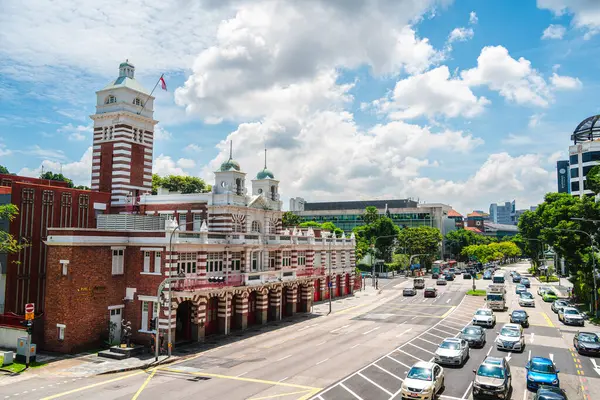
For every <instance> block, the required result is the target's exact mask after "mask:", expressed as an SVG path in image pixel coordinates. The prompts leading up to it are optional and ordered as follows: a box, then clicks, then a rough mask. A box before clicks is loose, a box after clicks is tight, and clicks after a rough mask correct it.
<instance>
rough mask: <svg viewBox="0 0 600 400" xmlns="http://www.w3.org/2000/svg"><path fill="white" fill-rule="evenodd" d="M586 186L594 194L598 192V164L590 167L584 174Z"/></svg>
mask: <svg viewBox="0 0 600 400" xmlns="http://www.w3.org/2000/svg"><path fill="white" fill-rule="evenodd" d="M585 179H586V181H587V183H586V185H587V188H588V189H590V190H591V191H592V192H594V193H595V194H599V193H600V165H596V166H594V167H592V169H590V170H589V171H588V173H587V174H586V175H585Z"/></svg>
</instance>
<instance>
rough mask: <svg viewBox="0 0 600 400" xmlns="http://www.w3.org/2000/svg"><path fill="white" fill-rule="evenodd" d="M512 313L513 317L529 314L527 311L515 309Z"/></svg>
mask: <svg viewBox="0 0 600 400" xmlns="http://www.w3.org/2000/svg"><path fill="white" fill-rule="evenodd" d="M512 315H513V317H525V316H526V315H527V314H525V311H513V313H512Z"/></svg>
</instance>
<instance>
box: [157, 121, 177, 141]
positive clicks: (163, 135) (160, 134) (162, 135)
mask: <svg viewBox="0 0 600 400" xmlns="http://www.w3.org/2000/svg"><path fill="white" fill-rule="evenodd" d="M172 138H173V135H172V134H171V132H169V131H168V130H166V129H164V128H163V127H161V126H158V125H157V126H156V128H154V140H162V141H165V140H171V139H172Z"/></svg>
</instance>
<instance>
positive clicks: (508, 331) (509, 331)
mask: <svg viewBox="0 0 600 400" xmlns="http://www.w3.org/2000/svg"><path fill="white" fill-rule="evenodd" d="M500 334H501V335H502V336H509V337H519V336H520V334H519V331H517V330H516V329H510V328H502V330H501V331H500Z"/></svg>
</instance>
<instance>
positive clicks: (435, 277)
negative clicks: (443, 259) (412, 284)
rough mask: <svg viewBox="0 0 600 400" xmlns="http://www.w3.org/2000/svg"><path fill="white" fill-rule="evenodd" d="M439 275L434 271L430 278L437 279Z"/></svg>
mask: <svg viewBox="0 0 600 400" xmlns="http://www.w3.org/2000/svg"><path fill="white" fill-rule="evenodd" d="M439 277H440V274H436V273H435V272H434V273H432V274H431V279H437V278H439Z"/></svg>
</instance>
